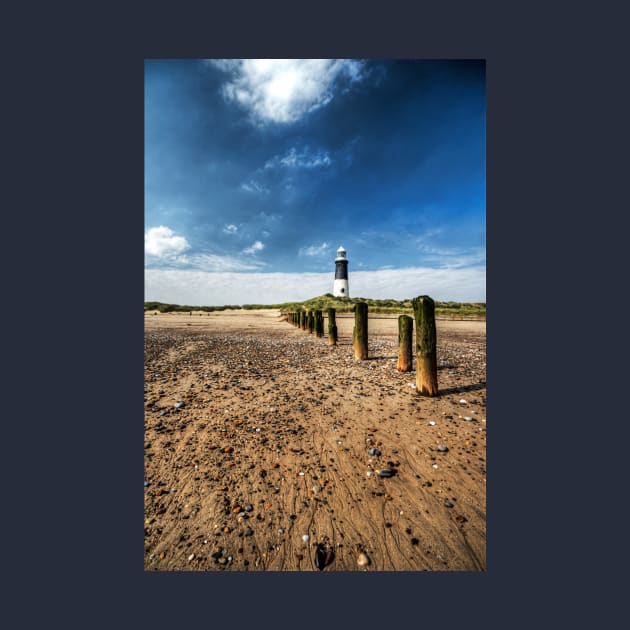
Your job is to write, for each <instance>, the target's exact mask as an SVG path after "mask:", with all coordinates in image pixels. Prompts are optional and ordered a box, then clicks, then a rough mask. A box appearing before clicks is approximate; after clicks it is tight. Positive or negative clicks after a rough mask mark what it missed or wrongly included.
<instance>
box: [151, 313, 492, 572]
mask: <svg viewBox="0 0 630 630" xmlns="http://www.w3.org/2000/svg"><path fill="white" fill-rule="evenodd" d="M325 324H327V322H325ZM337 325H338V329H339V343H338V345H337V346H336V347H331V346H329V345H328V340H327V337H326V336H325V337H324V338H317V337H315V335H309V334H308V332H304V331H302V330H299V329H297V328H294V327H293V326H292V325H290V324H289V323H287V322H286V321H283V320H282V318H281V316H280V313H279V311H274V310H260V311H240V310H236V311H222V312H216V313H210V314H207V313H193V315H188V314H181V313H178V314H175V313H169V314H152V313H147V314H145V444H144V455H145V457H144V462H145V489H144V495H145V525H144V534H145V537H144V540H145V549H144V566H145V569H146V570H158V571H164V570H166V571H318V570H323V571H452V570H455V571H461V570H467V571H484V570H485V568H486V413H485V412H486V384H485V380H486V352H485V342H486V330H485V322H477V321H445V320H438V322H437V334H438V365H439V370H438V383H439V389H440V396H439V397H437V398H426V397H421V396H418V395H417V394H416V392H415V390H414V389H413V388H412V387H410V385H412V384H414V383H415V374H412V373H399V372H397V370H396V357H397V321H396V317H391V316H379V315H376V316H370V320H369V358H368V360H366V361H356V360H355V359H354V357H353V353H352V346H351V341H352V339H351V337H352V326H353V316H352V314H340V315H338V316H337ZM325 329H326V330H327V328H325ZM175 403H184V404H183V406H180V407H179V408H177V409H176V408H175V406H174V405H175ZM438 446H440V447H442V446H445V447H446V448H447V449H448V450H446V451H440V450H437V447H438ZM374 448H376V449H378V451H380V455H370V449H374ZM386 468H390V469H392V470H394V471H395V474H394V476H393V477H390V478H381V477H379V475H378V473H377V471H378V470H380V469H386ZM318 545H321V547H320V549H321V551H320V557H321V559H322V560H324V558H326V554H327V559H326V560H325V562H327V564H326V565H325V567H324V568H323V569H319V568H318V566H317V564H316V556H317V550H318ZM366 558H367V564H365V561H366ZM359 561H361V564H360V562H359ZM320 566H322V564H321V563H320Z"/></svg>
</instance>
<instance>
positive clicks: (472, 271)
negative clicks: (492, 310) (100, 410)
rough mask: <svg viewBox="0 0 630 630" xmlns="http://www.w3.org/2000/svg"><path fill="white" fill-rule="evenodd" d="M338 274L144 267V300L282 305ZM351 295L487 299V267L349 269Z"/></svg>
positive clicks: (327, 287) (320, 288)
mask: <svg viewBox="0 0 630 630" xmlns="http://www.w3.org/2000/svg"><path fill="white" fill-rule="evenodd" d="M333 278H334V273H231V272H227V273H207V272H202V271H194V270H173V269H169V270H163V269H146V270H145V292H146V293H145V300H146V301H154V300H155V301H159V302H166V303H170V304H193V305H196V306H221V305H224V304H281V303H283V302H289V301H294V300H295V301H301V300H307V299H309V298H312V297H315V296H317V295H323V294H324V293H329V292H332V285H333ZM349 280H350V295H351V296H353V297H364V298H373V299H387V298H391V299H395V300H404V299H408V298H411V297H416V296H418V295H430V296H431V297H432V298H433V299H435V300H441V301H450V300H453V301H458V302H485V301H486V270H485V267H475V268H468V269H430V268H410V269H387V270H381V271H356V272H352V271H351V272H350V278H349Z"/></svg>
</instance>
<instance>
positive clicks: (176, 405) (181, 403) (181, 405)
mask: <svg viewBox="0 0 630 630" xmlns="http://www.w3.org/2000/svg"><path fill="white" fill-rule="evenodd" d="M185 404H186V403H183V402H181V401H180V402H176V403H175V404H174V405H173V407H175V409H181V408H182V407H183V406H184V405H185Z"/></svg>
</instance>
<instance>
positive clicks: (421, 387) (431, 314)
mask: <svg viewBox="0 0 630 630" xmlns="http://www.w3.org/2000/svg"><path fill="white" fill-rule="evenodd" d="M412 304H413V314H414V316H415V318H416V392H417V393H418V394H421V395H422V396H437V395H438V382H437V336H436V334H435V303H434V302H433V300H432V299H431V298H430V297H429V296H428V295H421V296H420V297H417V298H415V299H414V300H413V302H412Z"/></svg>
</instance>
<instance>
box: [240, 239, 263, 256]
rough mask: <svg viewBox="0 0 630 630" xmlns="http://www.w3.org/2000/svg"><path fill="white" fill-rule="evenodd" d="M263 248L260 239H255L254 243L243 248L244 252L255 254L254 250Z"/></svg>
mask: <svg viewBox="0 0 630 630" xmlns="http://www.w3.org/2000/svg"><path fill="white" fill-rule="evenodd" d="M263 249H265V246H264V245H263V243H261V242H260V241H256V242H255V243H252V245H251V246H250V247H246V248H245V249H244V250H243V253H244V254H255V253H256V252H260V251H262V250H263Z"/></svg>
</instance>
